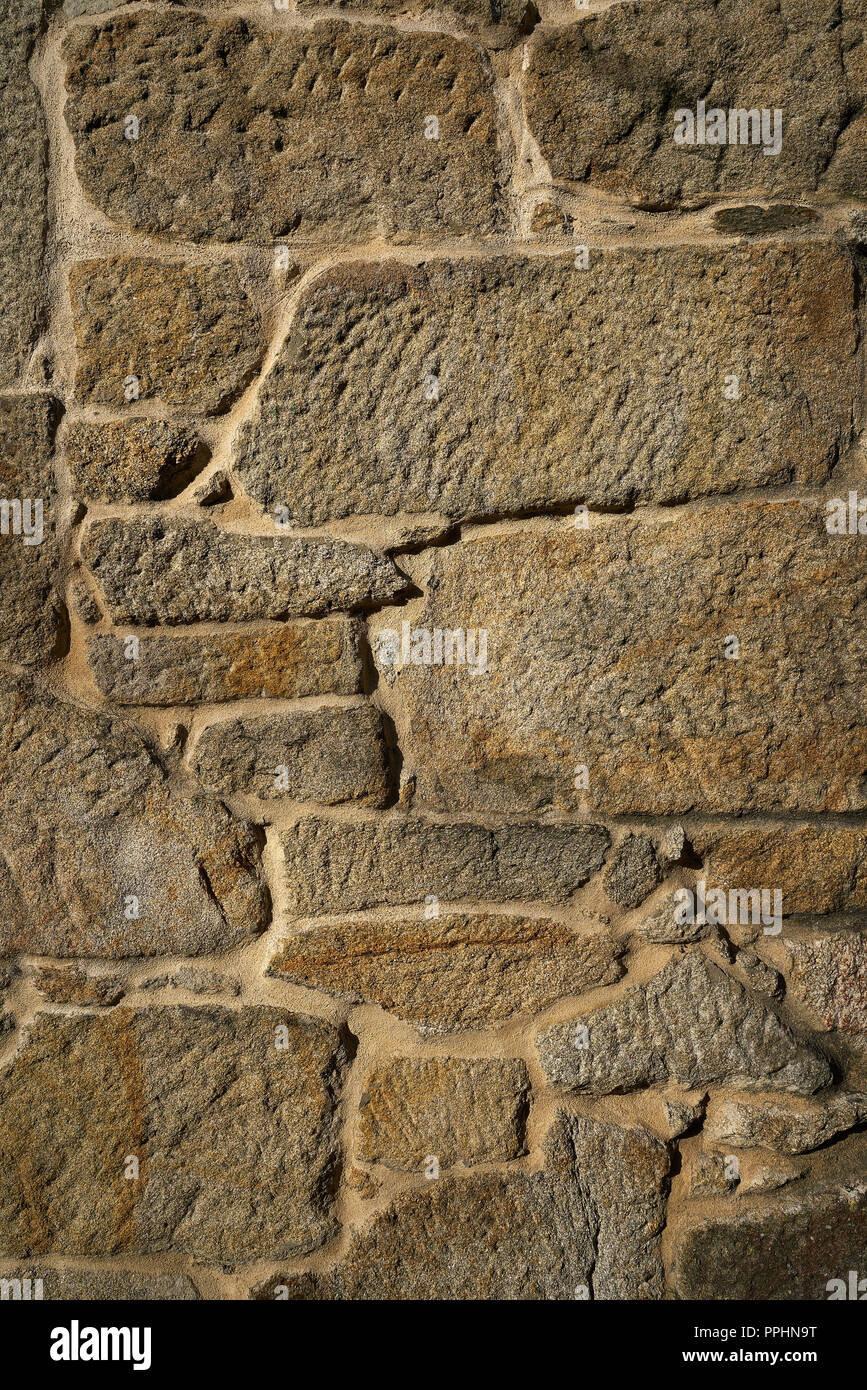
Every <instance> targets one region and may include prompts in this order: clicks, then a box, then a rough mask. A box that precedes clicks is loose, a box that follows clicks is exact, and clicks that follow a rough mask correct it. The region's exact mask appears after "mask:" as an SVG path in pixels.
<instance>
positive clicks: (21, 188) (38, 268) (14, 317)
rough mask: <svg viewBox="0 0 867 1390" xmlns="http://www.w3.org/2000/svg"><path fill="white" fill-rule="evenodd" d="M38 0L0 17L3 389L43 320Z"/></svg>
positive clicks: (9, 1) (44, 158) (9, 7)
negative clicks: (35, 66) (35, 74)
mask: <svg viewBox="0 0 867 1390" xmlns="http://www.w3.org/2000/svg"><path fill="white" fill-rule="evenodd" d="M41 27H42V0H6V4H4V6H3V13H2V15H0V158H2V164H3V202H2V205H0V386H8V385H9V384H10V383H11V382H12V381H13V380H14V379H15V378H16V377H17V376H18V375H19V373H20V372H21V371H22V370H23V369H24V368H25V367H26V366H27V361H28V358H29V356H30V353H31V351H32V349H33V348H34V347H35V345H36V339H37V337H38V334H39V332H40V330H41V329H42V328H43V326H44V323H45V310H46V275H45V246H46V241H47V196H48V152H47V140H46V133H45V119H44V117H43V114H42V107H41V105H40V101H39V94H38V92H37V90H36V87H35V85H34V83H33V80H32V77H31V74H30V68H29V62H30V59H31V57H32V55H33V51H34V48H35V46H36V41H37V37H38V35H39V32H40V29H41Z"/></svg>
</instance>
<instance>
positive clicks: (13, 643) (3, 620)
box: [0, 60, 63, 666]
mask: <svg viewBox="0 0 867 1390" xmlns="http://www.w3.org/2000/svg"><path fill="white" fill-rule="evenodd" d="M0 61H2V60H0ZM58 413H59V406H58V403H57V401H55V400H53V399H52V398H51V397H50V396H45V395H38V396H0V498H2V499H3V502H8V503H9V509H8V515H6V514H4V515H3V516H2V517H0V524H2V527H3V530H4V531H5V533H6V534H0V660H3V661H13V662H19V663H21V664H22V665H27V666H33V665H35V664H37V663H39V662H48V661H50V660H51V659H52V657H53V656H55V655H58V654H59V651H58V648H59V647H60V646H61V645H62V640H63V627H62V608H61V602H60V598H59V595H58V592H57V582H58V577H59V575H58V566H59V545H58V535H57V529H58V516H57V510H58V508H57V493H56V490H55V482H54V472H53V467H52V459H51V456H52V451H53V448H54V433H55V427H56V424H57V418H58ZM25 503H26V504H27V505H26V506H25ZM39 503H41V521H40V510H39V506H38V504H39ZM16 507H17V511H16ZM24 527H26V528H27V529H28V530H29V531H30V533H31V534H30V535H29V536H28V535H26V534H24ZM16 532H17V534H16ZM40 536H41V539H40Z"/></svg>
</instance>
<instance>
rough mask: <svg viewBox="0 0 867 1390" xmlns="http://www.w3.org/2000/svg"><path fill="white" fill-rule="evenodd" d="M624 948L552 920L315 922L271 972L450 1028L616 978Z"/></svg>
mask: <svg viewBox="0 0 867 1390" xmlns="http://www.w3.org/2000/svg"><path fill="white" fill-rule="evenodd" d="M621 949H622V948H621V947H620V946H619V945H618V944H617V943H616V942H615V941H614V938H613V937H611V936H609V935H608V934H606V933H595V932H594V933H593V934H590V933H581V934H579V933H577V932H573V931H570V929H569V928H568V927H564V926H562V925H561V924H560V923H559V922H553V921H550V920H545V919H541V920H540V919H538V918H529V917H505V916H499V915H495V914H493V913H492V914H490V915H484V916H481V915H479V916H466V915H462V914H459V913H451V912H450V913H445V912H443V913H442V915H440V916H437V917H433V918H430V919H424V920H422V919H419V920H412V919H407V918H402V919H399V920H397V921H394V920H391V919H385V918H379V919H376V920H372V921H363V920H362V921H354V922H341V923H338V924H335V925H325V924H322V925H318V926H314V927H308V928H306V929H304V930H301V931H298V932H296V933H294V934H293V935H292V936H290V937H287V938H285V939H284V940H283V941H282V942H281V943H280V946H279V948H278V951H277V953H276V955H275V956H274V958H273V959H272V961H271V965H270V973H271V974H273V975H277V976H279V977H280V978H281V979H286V980H290V981H291V982H292V983H293V984H299V985H307V986H310V987H312V988H315V989H322V990H326V991H327V992H328V993H329V994H336V995H339V996H341V997H343V998H347V999H351V1000H353V1001H356V1002H364V1003H372V1004H379V1005H380V1007H381V1008H383V1009H387V1010H388V1011H389V1012H390V1013H395V1014H397V1015H398V1017H400V1018H405V1019H407V1021H408V1022H410V1023H412V1024H413V1025H414V1026H415V1027H416V1028H418V1029H419V1031H421V1032H425V1033H427V1032H450V1031H452V1030H457V1029H463V1028H483V1027H490V1026H491V1025H496V1024H498V1023H503V1022H505V1021H506V1020H507V1019H510V1018H512V1017H514V1016H515V1015H516V1014H533V1013H538V1012H539V1011H540V1010H542V1009H544V1008H546V1007H547V1006H548V1005H549V1004H553V1003H554V1002H555V1001H556V1000H557V999H563V998H567V997H568V996H569V995H577V994H582V993H584V992H585V991H586V990H589V989H595V988H597V987H598V986H600V985H610V984H613V983H614V981H615V980H617V979H619V977H620V976H621V975H622V974H623V967H622V966H621V965H620V963H619V960H618V956H619V954H620V952H621Z"/></svg>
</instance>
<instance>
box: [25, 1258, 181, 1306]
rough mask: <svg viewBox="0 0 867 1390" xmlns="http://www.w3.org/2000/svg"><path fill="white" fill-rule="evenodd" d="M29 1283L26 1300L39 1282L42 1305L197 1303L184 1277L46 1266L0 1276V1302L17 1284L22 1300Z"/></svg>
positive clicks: (35, 1266)
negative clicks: (86, 1302)
mask: <svg viewBox="0 0 867 1390" xmlns="http://www.w3.org/2000/svg"><path fill="white" fill-rule="evenodd" d="M27 1279H29V1280H30V1297H31V1298H33V1297H35V1293H34V1290H35V1286H36V1280H37V1279H41V1280H42V1298H43V1299H45V1301H46V1302H49V1303H56V1302H66V1301H68V1302H70V1303H73V1302H74V1303H78V1302H80V1301H81V1300H83V1299H84V1300H94V1301H96V1302H99V1303H115V1302H134V1303H137V1302H142V1301H147V1302H148V1303H153V1302H158V1301H168V1302H171V1303H181V1302H190V1301H191V1300H193V1299H198V1297H199V1295H198V1293H197V1292H196V1288H195V1285H194V1284H193V1282H192V1280H190V1279H188V1278H187V1276H186V1275H185V1274H139V1273H137V1272H135V1271H134V1270H129V1269H51V1268H49V1267H48V1266H47V1265H32V1264H26V1265H14V1266H9V1267H7V1268H6V1270H5V1272H0V1299H2V1298H7V1297H8V1298H11V1299H14V1298H15V1297H16V1294H17V1292H18V1289H17V1287H16V1285H15V1283H14V1282H13V1283H11V1284H10V1283H9V1281H10V1280H12V1281H16V1280H17V1281H20V1283H21V1294H22V1297H23V1296H24V1289H25V1287H26V1286H25V1282H24V1281H25V1280H27Z"/></svg>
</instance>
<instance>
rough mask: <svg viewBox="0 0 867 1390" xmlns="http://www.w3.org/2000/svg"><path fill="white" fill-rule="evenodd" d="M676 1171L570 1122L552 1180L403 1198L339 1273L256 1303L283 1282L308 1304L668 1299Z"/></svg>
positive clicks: (607, 1129)
mask: <svg viewBox="0 0 867 1390" xmlns="http://www.w3.org/2000/svg"><path fill="white" fill-rule="evenodd" d="M669 1167H670V1164H669V1157H668V1152H667V1150H666V1148H665V1146H664V1145H663V1144H662V1143H661V1142H660V1141H659V1140H658V1139H655V1138H653V1137H652V1136H651V1135H649V1134H647V1133H646V1132H645V1131H642V1130H638V1129H622V1128H620V1127H619V1126H618V1125H613V1124H603V1123H599V1122H597V1121H594V1120H585V1119H580V1118H577V1117H574V1116H563V1117H561V1118H560V1119H559V1120H558V1121H557V1122H556V1123H555V1125H554V1128H553V1130H552V1132H551V1134H550V1135H549V1138H548V1141H547V1144H546V1166H545V1171H544V1172H543V1173H536V1174H533V1175H532V1176H523V1175H522V1176H520V1177H518V1176H514V1177H501V1176H499V1175H497V1176H491V1177H485V1178H465V1179H449V1178H442V1179H440V1180H439V1181H437V1182H433V1183H431V1184H430V1188H429V1189H428V1190H426V1191H422V1192H407V1193H404V1194H403V1195H402V1196H399V1197H398V1198H396V1200H395V1201H394V1203H393V1204H392V1206H391V1207H390V1208H389V1209H388V1210H387V1211H386V1212H385V1213H383V1215H381V1216H378V1217H376V1218H374V1220H373V1221H372V1222H371V1223H370V1224H369V1225H368V1226H366V1227H365V1228H364V1229H363V1230H361V1231H360V1232H358V1233H356V1234H355V1235H354V1237H353V1240H352V1243H351V1245H350V1248H349V1252H348V1254H347V1255H346V1257H345V1258H344V1259H343V1260H342V1261H341V1262H340V1264H338V1265H337V1266H336V1267H335V1268H334V1269H332V1270H329V1271H327V1272H325V1273H323V1274H300V1275H290V1276H288V1277H285V1278H284V1277H281V1278H280V1279H279V1280H270V1281H269V1282H268V1284H266V1285H260V1286H259V1288H258V1290H257V1291H256V1294H255V1295H254V1296H257V1297H260V1298H268V1297H273V1288H274V1285H275V1283H280V1284H283V1285H285V1286H287V1287H288V1290H289V1297H290V1298H293V1299H304V1300H308V1299H353V1300H355V1299H359V1300H375V1299H388V1300H391V1299H395V1300H397V1299H424V1300H426V1301H427V1300H430V1299H486V1300H487V1299H510V1300H511V1299H517V1300H525V1301H526V1300H533V1299H540V1300H541V1299H556V1300H566V1299H574V1298H575V1297H576V1296H579V1297H587V1296H588V1293H589V1294H590V1295H591V1296H592V1297H593V1298H619V1299H656V1298H661V1297H662V1295H663V1288H664V1285H663V1274H662V1262H661V1259H660V1253H659V1233H660V1231H661V1229H662V1225H663V1220H664V1209H665V1196H666V1193H667V1191H668V1182H669ZM603 1174H605V1175H606V1178H607V1181H605V1182H604V1183H603V1178H602V1175H603ZM581 1286H583V1288H584V1290H585V1291H586V1292H585V1293H583V1294H580V1293H578V1290H579V1289H580V1288H581Z"/></svg>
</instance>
